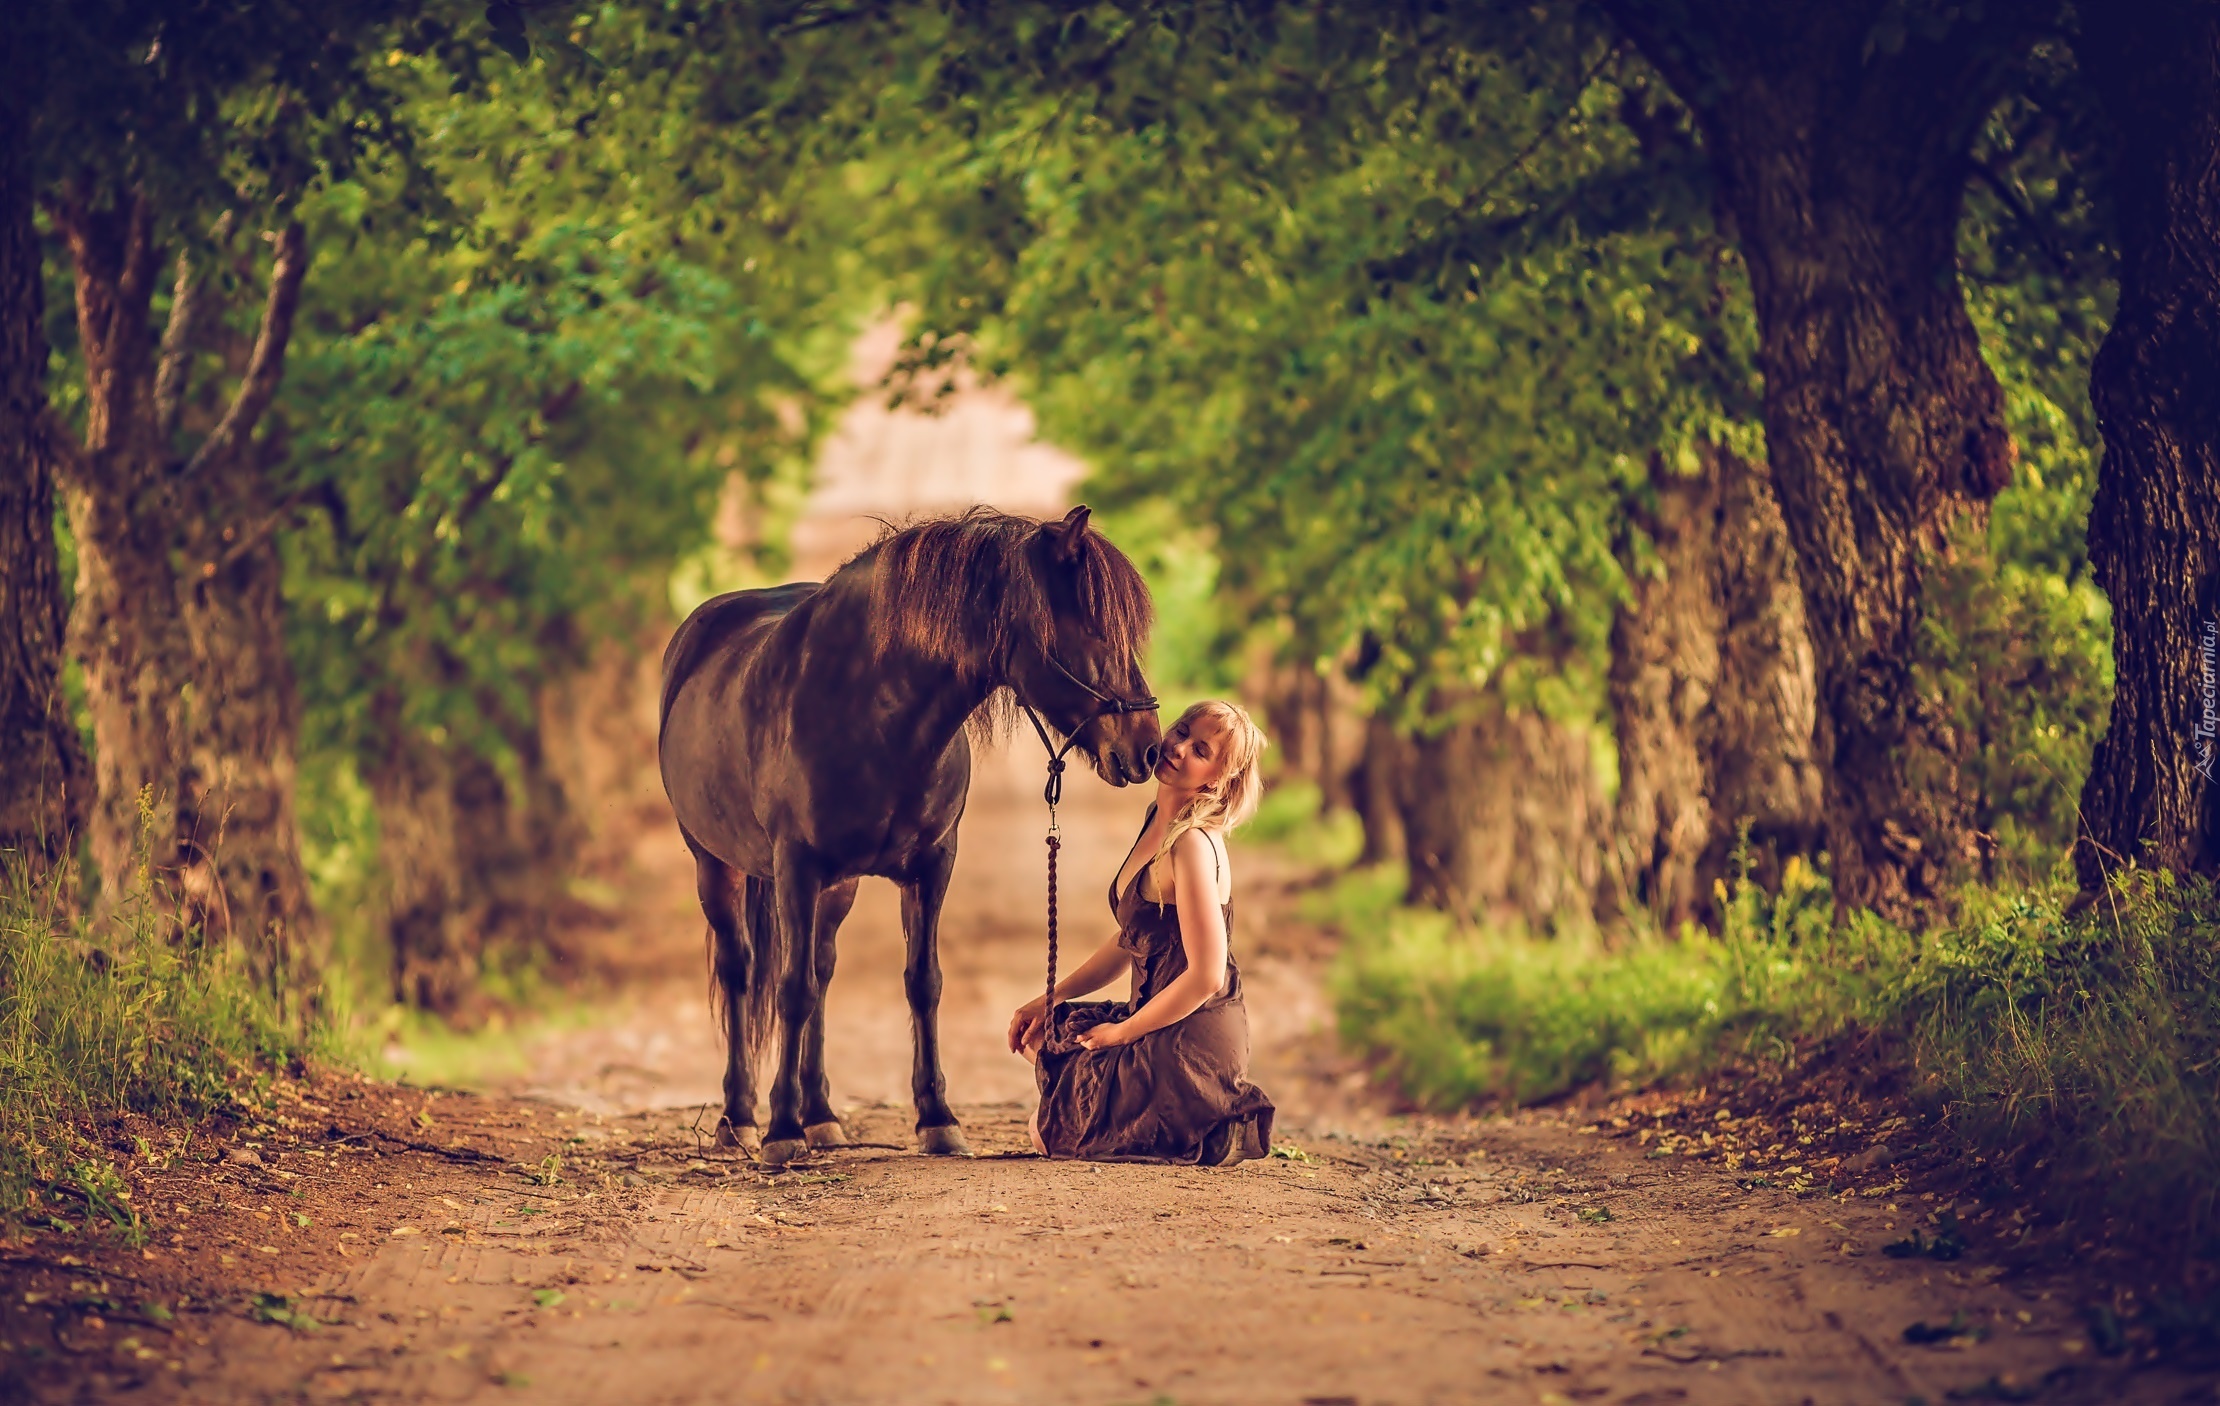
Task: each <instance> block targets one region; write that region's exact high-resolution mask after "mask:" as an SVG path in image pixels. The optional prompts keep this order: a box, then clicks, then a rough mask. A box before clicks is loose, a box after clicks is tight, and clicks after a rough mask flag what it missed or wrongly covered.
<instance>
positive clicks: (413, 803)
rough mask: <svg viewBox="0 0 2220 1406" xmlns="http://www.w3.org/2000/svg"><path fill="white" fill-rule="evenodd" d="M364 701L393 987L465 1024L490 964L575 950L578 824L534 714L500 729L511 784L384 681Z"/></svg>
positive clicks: (401, 996) (477, 1005)
mask: <svg viewBox="0 0 2220 1406" xmlns="http://www.w3.org/2000/svg"><path fill="white" fill-rule="evenodd" d="M488 706H489V708H490V707H491V706H492V704H491V702H490V700H489V703H488ZM372 711H373V716H374V717H375V718H376V720H377V721H376V739H377V740H376V742H375V744H374V747H373V752H372V755H371V756H370V757H369V759H368V760H367V761H366V764H365V766H364V773H365V780H366V781H367V783H368V784H369V787H370V792H371V795H372V797H373V799H375V801H376V802H377V807H378V828H379V858H380V861H381V863H382V864H383V866H384V869H385V874H386V882H387V900H386V912H385V915H384V922H385V929H386V937H387V941H388V942H389V944H390V945H391V948H392V956H393V993H394V998H395V999H396V1000H399V1001H401V1002H403V1003H405V1004H408V1005H413V1006H416V1007H418V1008H420V1009H423V1010H427V1011H431V1012H433V1013H435V1014H438V1015H441V1016H445V1017H447V1018H448V1019H450V1020H454V1021H457V1022H460V1023H466V1024H467V1023H469V1022H471V1021H473V1020H474V1019H475V1018H476V1017H477V1015H478V1014H479V1012H480V1010H481V1009H482V1008H483V1006H484V1005H485V995H486V993H485V991H484V989H483V988H484V979H485V977H486V976H487V975H489V974H490V973H492V972H494V971H496V970H499V969H503V968H506V967H513V966H520V965H523V964H524V963H526V962H528V961H530V960H531V959H533V958H534V957H549V956H552V957H553V958H555V959H556V960H557V961H558V962H562V961H564V960H566V959H567V958H568V957H569V956H570V955H571V954H568V953H566V952H565V951H564V950H563V949H562V946H561V944H560V941H559V939H560V936H561V930H562V928H563V926H564V924H565V922H566V921H567V916H568V915H569V914H570V912H571V911H572V909H573V906H574V905H573V903H572V900H571V899H570V898H569V896H568V891H567V881H568V880H569V879H570V877H571V875H572V874H573V872H574V871H575V868H576V861H577V855H578V851H579V848H580V846H581V843H582V841H583V838H584V834H585V831H584V827H583V826H582V825H581V824H580V823H579V821H578V818H577V816H576V814H575V812H574V811H573V810H572V808H571V806H570V803H569V799H568V796H567V795H566V793H565V788H564V786H563V784H562V782H561V779H560V778H559V777H558V776H557V775H556V774H555V772H554V770H553V769H551V768H550V767H549V766H548V765H547V760H546V756H545V750H544V748H543V746H542V743H541V739H540V732H539V727H538V724H537V722H536V721H535V722H534V723H532V724H529V725H525V726H517V727H510V728H506V729H504V736H505V738H506V740H507V742H508V744H509V747H510V750H511V755H512V758H513V761H514V764H515V767H516V771H517V782H516V783H515V784H512V783H511V781H510V780H509V778H508V777H507V776H505V775H504V774H503V772H502V769H501V768H500V767H499V766H497V765H495V764H494V763H493V762H492V761H491V760H489V759H487V758H486V757H484V756H483V755H481V754H480V753H478V752H477V751H475V750H473V749H472V748H470V747H469V746H467V745H464V744H457V743H450V744H446V745H441V744H438V743H434V742H433V741H431V740H430V739H429V738H427V737H425V736H423V735H422V734H421V733H418V732H416V731H414V730H413V729H410V728H409V727H408V725H407V724H406V722H405V721H404V719H403V718H402V715H401V708H400V706H399V699H398V697H397V695H395V694H394V693H393V692H392V691H391V690H390V689H388V690H381V691H380V693H379V695H378V697H377V698H376V699H375V700H374V702H373V704H372Z"/></svg>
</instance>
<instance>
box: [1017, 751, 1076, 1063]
mask: <svg viewBox="0 0 2220 1406" xmlns="http://www.w3.org/2000/svg"><path fill="white" fill-rule="evenodd" d="M1025 716H1026V719H1027V720H1028V721H1030V722H1031V723H1032V724H1033V731H1034V732H1035V733H1037V734H1038V735H1039V736H1040V739H1041V746H1042V747H1044V748H1046V749H1047V751H1048V784H1047V785H1046V786H1043V787H1042V788H1041V799H1042V800H1044V801H1047V802H1048V985H1047V987H1046V988H1045V991H1044V995H1043V997H1042V1001H1043V1004H1044V1005H1045V1006H1046V1010H1045V1011H1044V1012H1043V1014H1044V1015H1045V1016H1046V1018H1047V1020H1048V1030H1047V1031H1046V1033H1045V1034H1043V1035H1042V1037H1041V1048H1042V1049H1047V1048H1048V1047H1049V1046H1050V1045H1051V1044H1053V1043H1054V1042H1055V1040H1056V854H1057V851H1059V850H1061V849H1062V848H1063V847H1064V840H1063V834H1062V831H1061V829H1060V828H1059V827H1058V825H1057V823H1056V807H1057V805H1058V803H1060V802H1061V801H1062V800H1063V799H1064V756H1065V754H1066V753H1068V752H1069V751H1071V749H1072V748H1073V746H1075V745H1076V742H1077V739H1075V738H1066V739H1065V741H1064V745H1063V746H1062V747H1058V746H1057V745H1056V744H1055V743H1054V742H1052V741H1050V740H1049V736H1048V728H1047V727H1046V726H1044V725H1043V724H1042V722H1041V717H1040V714H1038V713H1036V712H1034V711H1033V710H1032V709H1031V708H1027V709H1026V710H1025Z"/></svg>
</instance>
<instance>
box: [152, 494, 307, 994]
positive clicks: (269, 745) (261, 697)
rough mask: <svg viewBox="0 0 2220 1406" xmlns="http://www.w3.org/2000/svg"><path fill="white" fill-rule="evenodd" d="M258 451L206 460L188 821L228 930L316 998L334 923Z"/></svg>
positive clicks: (198, 542) (273, 973)
mask: <svg viewBox="0 0 2220 1406" xmlns="http://www.w3.org/2000/svg"><path fill="white" fill-rule="evenodd" d="M254 458H255V456H253V455H252V454H251V453H250V454H248V455H243V456H241V461H240V462H234V463H231V464H225V465H211V466H209V470H208V473H209V480H208V483H207V484H206V490H207V491H206V494H205V497H206V498H207V499H208V500H209V501H210V508H209V510H208V511H206V512H205V513H203V514H201V515H199V516H198V522H199V523H200V524H201V525H202V527H201V530H200V531H197V532H194V533H192V534H191V536H190V539H189V545H190V550H189V551H188V552H187V553H186V562H187V565H188V568H189V579H188V582H187V584H186V587H185V620H186V624H187V628H188V630H189V631H190V635H191V640H192V645H193V662H194V683H193V708H192V716H191V718H190V720H189V721H190V730H189V732H188V735H187V751H186V763H185V768H184V770H183V772H182V773H181V774H180V781H179V823H180V830H181V832H182V833H184V834H187V835H190V836H191V837H192V839H193V845H194V856H195V859H196V861H197V862H196V863H195V864H193V865H192V866H191V867H189V868H188V869H187V870H186V874H187V876H188V879H189V880H190V881H197V882H205V884H206V885H207V887H208V888H209V889H210V894H209V896H208V899H207V900H206V902H207V904H208V906H210V907H211V908H213V907H216V906H217V905H219V904H220V905H221V908H222V912H223V917H224V930H225V931H226V932H228V933H230V934H231V935H233V936H234V937H236V938H237V939H239V940H240V941H241V942H242V943H243V945H244V946H245V949H246V951H247V952H248V954H249V956H250V958H251V959H252V960H253V961H254V963H255V964H256V968H257V971H258V974H259V975H261V976H262V977H263V979H264V980H265V981H266V982H267V983H268V984H269V985H270V988H271V989H272V990H273V991H276V992H280V993H284V992H300V993H304V994H308V993H313V991H314V990H315V982H314V978H315V975H316V973H318V972H319V971H321V969H322V967H323V962H324V956H325V953H324V951H323V946H322V943H323V937H324V930H323V924H322V923H321V922H320V921H318V919H317V915H316V911H315V907H314V905H313V903H312V902H311V899H310V896H309V890H308V872H307V870H306V868H305V867H304V866H303V865H302V863H301V848H300V820H299V816H298V814H297V813H296V810H295V806H294V795H295V785H296V776H295V758H296V756H297V754H298V750H299V741H300V695H299V692H298V690H297V689H296V688H295V686H294V679H293V661H292V658H291V656H290V655H289V654H287V652H286V647H285V602H284V596H283V584H284V563H283V562H282V561H281V560H280V559H279V555H278V546H277V541H276V538H275V536H274V534H273V532H272V530H271V523H272V519H273V517H274V514H275V509H274V508H273V507H272V506H271V505H270V504H269V503H268V502H267V494H266V492H265V491H264V488H263V484H264V474H263V471H262V469H261V467H260V465H259V464H257V463H255V462H254Z"/></svg>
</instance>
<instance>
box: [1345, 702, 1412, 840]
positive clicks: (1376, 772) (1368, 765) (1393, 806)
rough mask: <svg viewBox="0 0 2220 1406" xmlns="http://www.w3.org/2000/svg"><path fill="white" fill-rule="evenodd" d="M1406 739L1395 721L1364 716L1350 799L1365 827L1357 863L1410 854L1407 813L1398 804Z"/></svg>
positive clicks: (1351, 774) (1350, 788) (1351, 775)
mask: <svg viewBox="0 0 2220 1406" xmlns="http://www.w3.org/2000/svg"><path fill="white" fill-rule="evenodd" d="M1406 750H1407V748H1406V739H1404V738H1403V737H1401V736H1399V735H1398V734H1397V733H1396V731H1395V725H1394V724H1393V723H1391V722H1389V721H1388V720H1387V719H1386V718H1384V717H1381V716H1380V715H1378V714H1376V713H1375V714H1373V715H1372V716H1370V717H1368V718H1366V719H1365V720H1364V750H1363V752H1362V753H1360V754H1359V756H1358V759H1357V765H1356V769H1355V770H1354V771H1352V772H1351V773H1350V774H1349V803H1350V805H1352V806H1353V807H1355V809H1356V812H1357V821H1358V823H1359V824H1360V825H1361V826H1362V827H1363V830H1364V847H1363V849H1362V850H1360V851H1359V852H1358V854H1357V863H1358V864H1360V865H1364V864H1387V863H1391V862H1397V863H1399V862H1404V861H1406V860H1407V859H1408V858H1409V852H1408V845H1407V844H1406V842H1405V838H1404V835H1403V813H1402V811H1401V809H1400V808H1399V807H1398V804H1397V801H1396V797H1397V795H1398V794H1399V787H1400V785H1401V776H1402V768H1403V759H1404V753H1405V751H1406Z"/></svg>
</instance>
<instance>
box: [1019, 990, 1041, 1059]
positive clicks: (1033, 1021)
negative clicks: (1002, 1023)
mask: <svg viewBox="0 0 2220 1406" xmlns="http://www.w3.org/2000/svg"><path fill="white" fill-rule="evenodd" d="M1047 1033H1048V997H1046V996H1035V997H1034V998H1033V999H1032V1000H1030V1001H1027V1002H1026V1003H1025V1004H1024V1005H1022V1006H1019V1007H1018V1008H1017V1010H1016V1011H1015V1012H1013V1013H1012V1014H1011V1016H1010V1053H1011V1054H1022V1053H1024V1051H1025V1047H1026V1046H1027V1045H1030V1044H1032V1043H1033V1042H1034V1041H1035V1040H1037V1039H1039V1038H1041V1037H1042V1036H1043V1035H1046V1034H1047Z"/></svg>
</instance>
